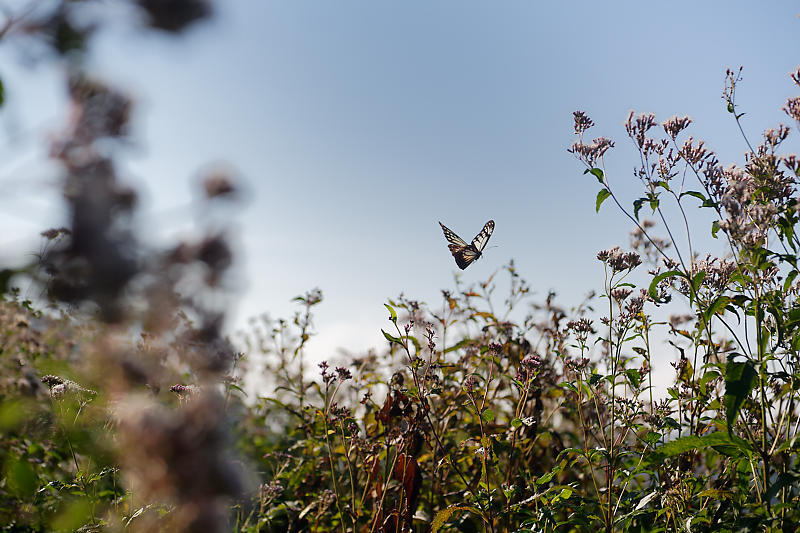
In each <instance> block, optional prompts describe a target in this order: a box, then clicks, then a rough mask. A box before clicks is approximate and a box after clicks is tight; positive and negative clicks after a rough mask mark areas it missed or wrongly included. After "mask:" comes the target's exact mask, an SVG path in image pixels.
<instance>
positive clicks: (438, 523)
mask: <svg viewBox="0 0 800 533" xmlns="http://www.w3.org/2000/svg"><path fill="white" fill-rule="evenodd" d="M456 511H473V508H472V507H467V506H466V505H453V506H451V507H448V508H447V509H442V510H441V511H439V512H438V513H436V516H435V517H434V519H433V522H431V533H436V532H437V531H439V530H440V529H441V528H442V526H443V525H444V524H445V523H446V522H447V521H448V520H450V517H451V516H453V513H455V512H456Z"/></svg>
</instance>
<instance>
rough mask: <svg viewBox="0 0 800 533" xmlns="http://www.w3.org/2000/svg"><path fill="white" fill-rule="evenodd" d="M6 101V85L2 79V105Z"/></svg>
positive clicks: (0, 102) (0, 104)
mask: <svg viewBox="0 0 800 533" xmlns="http://www.w3.org/2000/svg"><path fill="white" fill-rule="evenodd" d="M4 103H6V87H5V85H3V80H0V106H2V105H3V104H4Z"/></svg>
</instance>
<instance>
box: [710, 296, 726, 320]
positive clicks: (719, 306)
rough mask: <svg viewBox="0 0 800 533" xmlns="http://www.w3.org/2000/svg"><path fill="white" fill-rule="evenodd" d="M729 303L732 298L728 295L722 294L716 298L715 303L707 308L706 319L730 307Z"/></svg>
mask: <svg viewBox="0 0 800 533" xmlns="http://www.w3.org/2000/svg"><path fill="white" fill-rule="evenodd" d="M729 303H731V299H730V298H728V297H727V296H720V297H719V298H717V299H716V300H714V303H712V304H711V306H710V307H709V308H708V310H706V312H705V313H704V314H705V318H706V321H708V319H709V318H711V317H712V316H714V315H716V314H717V313H720V312H722V311H724V310H725V308H726V307H728V304H729Z"/></svg>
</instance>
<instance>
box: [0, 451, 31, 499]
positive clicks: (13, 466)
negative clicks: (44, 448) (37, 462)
mask: <svg viewBox="0 0 800 533" xmlns="http://www.w3.org/2000/svg"><path fill="white" fill-rule="evenodd" d="M6 483H7V484H8V488H9V490H10V491H11V493H12V494H14V495H16V496H18V497H20V498H29V497H30V496H32V495H33V493H34V492H36V488H37V480H36V472H34V470H33V467H32V466H31V464H30V462H29V461H27V460H26V459H25V458H20V459H13V458H9V464H8V466H7V470H6Z"/></svg>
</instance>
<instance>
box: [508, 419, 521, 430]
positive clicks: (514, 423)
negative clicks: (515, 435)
mask: <svg viewBox="0 0 800 533" xmlns="http://www.w3.org/2000/svg"><path fill="white" fill-rule="evenodd" d="M521 425H522V420H520V419H519V418H515V419H514V420H512V421H511V427H512V428H514V429H517V428H518V427H520V426H521Z"/></svg>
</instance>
